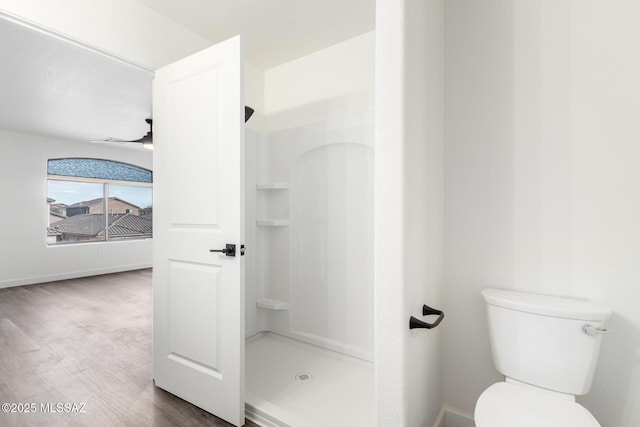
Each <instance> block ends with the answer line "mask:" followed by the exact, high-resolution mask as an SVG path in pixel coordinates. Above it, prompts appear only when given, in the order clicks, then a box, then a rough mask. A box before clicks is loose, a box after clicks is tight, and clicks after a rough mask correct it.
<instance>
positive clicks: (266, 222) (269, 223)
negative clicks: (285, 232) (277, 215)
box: [256, 219, 289, 227]
mask: <svg viewBox="0 0 640 427" xmlns="http://www.w3.org/2000/svg"><path fill="white" fill-rule="evenodd" d="M256 224H257V225H261V226H263V227H284V226H287V225H289V220H288V219H259V220H257V221H256Z"/></svg>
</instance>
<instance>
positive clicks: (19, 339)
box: [0, 270, 256, 427]
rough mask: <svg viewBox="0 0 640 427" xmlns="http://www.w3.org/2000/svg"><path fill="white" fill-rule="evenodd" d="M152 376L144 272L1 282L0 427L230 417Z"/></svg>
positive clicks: (187, 422)
mask: <svg viewBox="0 0 640 427" xmlns="http://www.w3.org/2000/svg"><path fill="white" fill-rule="evenodd" d="M151 377H152V373H151V270H139V271H133V272H125V273H117V274H109V275H104V276H96V277H91V278H82V279H73V280H65V281H60V282H52V283H46V284H38V285H29V286H19V287H14V288H7V289H0V403H14V404H17V405H15V406H14V407H13V408H10V409H16V410H19V409H22V410H25V408H24V405H25V404H26V405H27V408H26V409H36V412H35V413H6V412H0V427H10V426H25V427H26V426H28V427H32V426H47V427H63V426H92V427H94V426H98V427H100V426H105V427H114V426H135V427H139V426H180V427H187V426H194V427H195V426H229V425H230V424H228V423H226V422H224V421H222V420H220V419H218V418H216V417H214V416H213V415H211V414H209V413H207V412H205V411H203V410H201V409H199V408H197V407H195V406H193V405H191V404H189V403H187V402H185V401H183V400H181V399H179V398H177V397H175V396H173V395H171V394H169V393H167V392H164V391H162V390H160V389H158V388H156V387H154V385H153V382H152V380H151ZM20 404H22V405H23V406H22V407H20V406H19V405H20ZM32 404H35V405H32ZM47 404H49V405H48V406H47ZM56 404H68V405H67V406H66V407H65V406H61V407H58V406H57V405H56ZM73 404H76V406H75V407H74V406H71V405H73ZM43 405H44V407H43ZM2 409H3V411H4V410H5V409H6V408H5V407H4V406H3V408H2ZM58 409H61V412H55V411H58ZM80 409H81V410H82V411H83V412H69V411H78V410H80ZM54 410H55V411H54ZM43 411H45V412H43ZM65 411H67V412H65ZM255 425H256V424H253V423H251V422H249V421H248V422H247V426H255Z"/></svg>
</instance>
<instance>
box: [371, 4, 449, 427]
mask: <svg viewBox="0 0 640 427" xmlns="http://www.w3.org/2000/svg"><path fill="white" fill-rule="evenodd" d="M376 7H377V9H376V16H377V18H376V35H377V39H376V88H375V89H376V103H375V105H376V118H375V126H376V136H375V145H376V165H375V166H376V182H375V194H376V208H375V215H376V218H375V222H376V225H375V233H376V236H375V266H376V271H375V281H376V389H377V390H376V392H377V400H378V404H377V406H378V414H377V416H378V425H379V426H412V427H413V426H433V425H435V424H437V423H439V415H440V411H441V402H442V343H441V340H442V331H443V328H442V327H439V328H436V329H432V330H426V329H419V330H413V331H410V330H409V328H408V327H409V317H410V316H412V315H413V316H416V317H418V318H420V319H421V318H422V305H423V304H428V305H429V306H431V307H435V308H441V303H442V293H443V261H442V254H443V221H442V209H443V193H442V191H443V169H442V168H443V158H442V156H443V154H442V150H443V147H442V143H443V137H442V125H443V123H442V121H443V105H442V102H443V89H442V78H443V77H442V61H443V60H442V34H443V28H442V26H443V15H442V14H443V10H442V8H443V2H442V1H438V0H434V1H420V2H415V1H410V0H407V1H397V0H378V1H377V3H376ZM445 314H446V316H447V317H446V318H445V319H444V321H443V326H444V325H446V323H447V322H448V318H449V313H445ZM425 320H429V321H433V320H435V318H433V317H431V318H427V319H425Z"/></svg>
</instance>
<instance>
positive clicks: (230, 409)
mask: <svg viewBox="0 0 640 427" xmlns="http://www.w3.org/2000/svg"><path fill="white" fill-rule="evenodd" d="M240 50H241V49H240V39H239V37H236V38H233V39H230V40H227V41H225V42H223V43H220V44H218V45H216V46H213V47H211V48H209V49H206V50H204V51H202V52H199V53H197V54H195V55H192V56H190V57H188V58H185V59H183V60H180V61H178V62H176V63H173V64H170V65H168V66H166V67H164V68H161V69H159V70H158V71H157V72H156V77H155V80H154V104H153V109H154V213H153V214H154V245H153V250H154V261H153V268H154V271H153V293H154V320H153V327H154V331H153V339H154V342H153V361H154V367H153V372H154V380H155V383H156V385H157V386H158V387H161V388H163V389H165V390H167V391H169V392H170V393H173V394H175V395H177V396H179V397H181V398H183V399H185V400H187V401H189V402H191V403H193V404H195V405H197V406H199V407H201V408H203V409H205V410H207V411H209V412H211V413H213V414H215V415H217V416H219V417H220V418H223V419H225V420H227V421H229V422H231V423H232V424H235V425H243V424H244V328H245V326H244V283H243V274H242V269H243V260H242V257H241V256H240V254H239V253H238V254H237V255H236V256H235V257H229V256H226V255H224V254H222V253H219V252H216V253H214V252H210V250H211V249H222V248H224V247H225V244H226V243H233V244H236V246H237V247H238V248H239V247H240V244H242V243H243V237H244V236H243V224H244V213H243V205H242V200H244V189H243V185H242V183H243V179H242V178H243V172H244V171H243V163H242V162H243V147H242V145H243V134H242V132H243V103H242V97H241V92H242V91H241V82H242V69H241V63H242V61H241V53H240ZM238 252H239V251H238Z"/></svg>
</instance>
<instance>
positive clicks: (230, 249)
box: [209, 243, 236, 256]
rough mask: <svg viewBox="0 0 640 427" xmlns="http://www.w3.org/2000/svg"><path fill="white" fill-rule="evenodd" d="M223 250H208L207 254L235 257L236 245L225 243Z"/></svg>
mask: <svg viewBox="0 0 640 427" xmlns="http://www.w3.org/2000/svg"><path fill="white" fill-rule="evenodd" d="M225 246H226V247H225V248H224V249H209V252H222V253H223V254H225V255H226V256H236V245H234V244H232V243H227V244H226V245H225Z"/></svg>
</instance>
